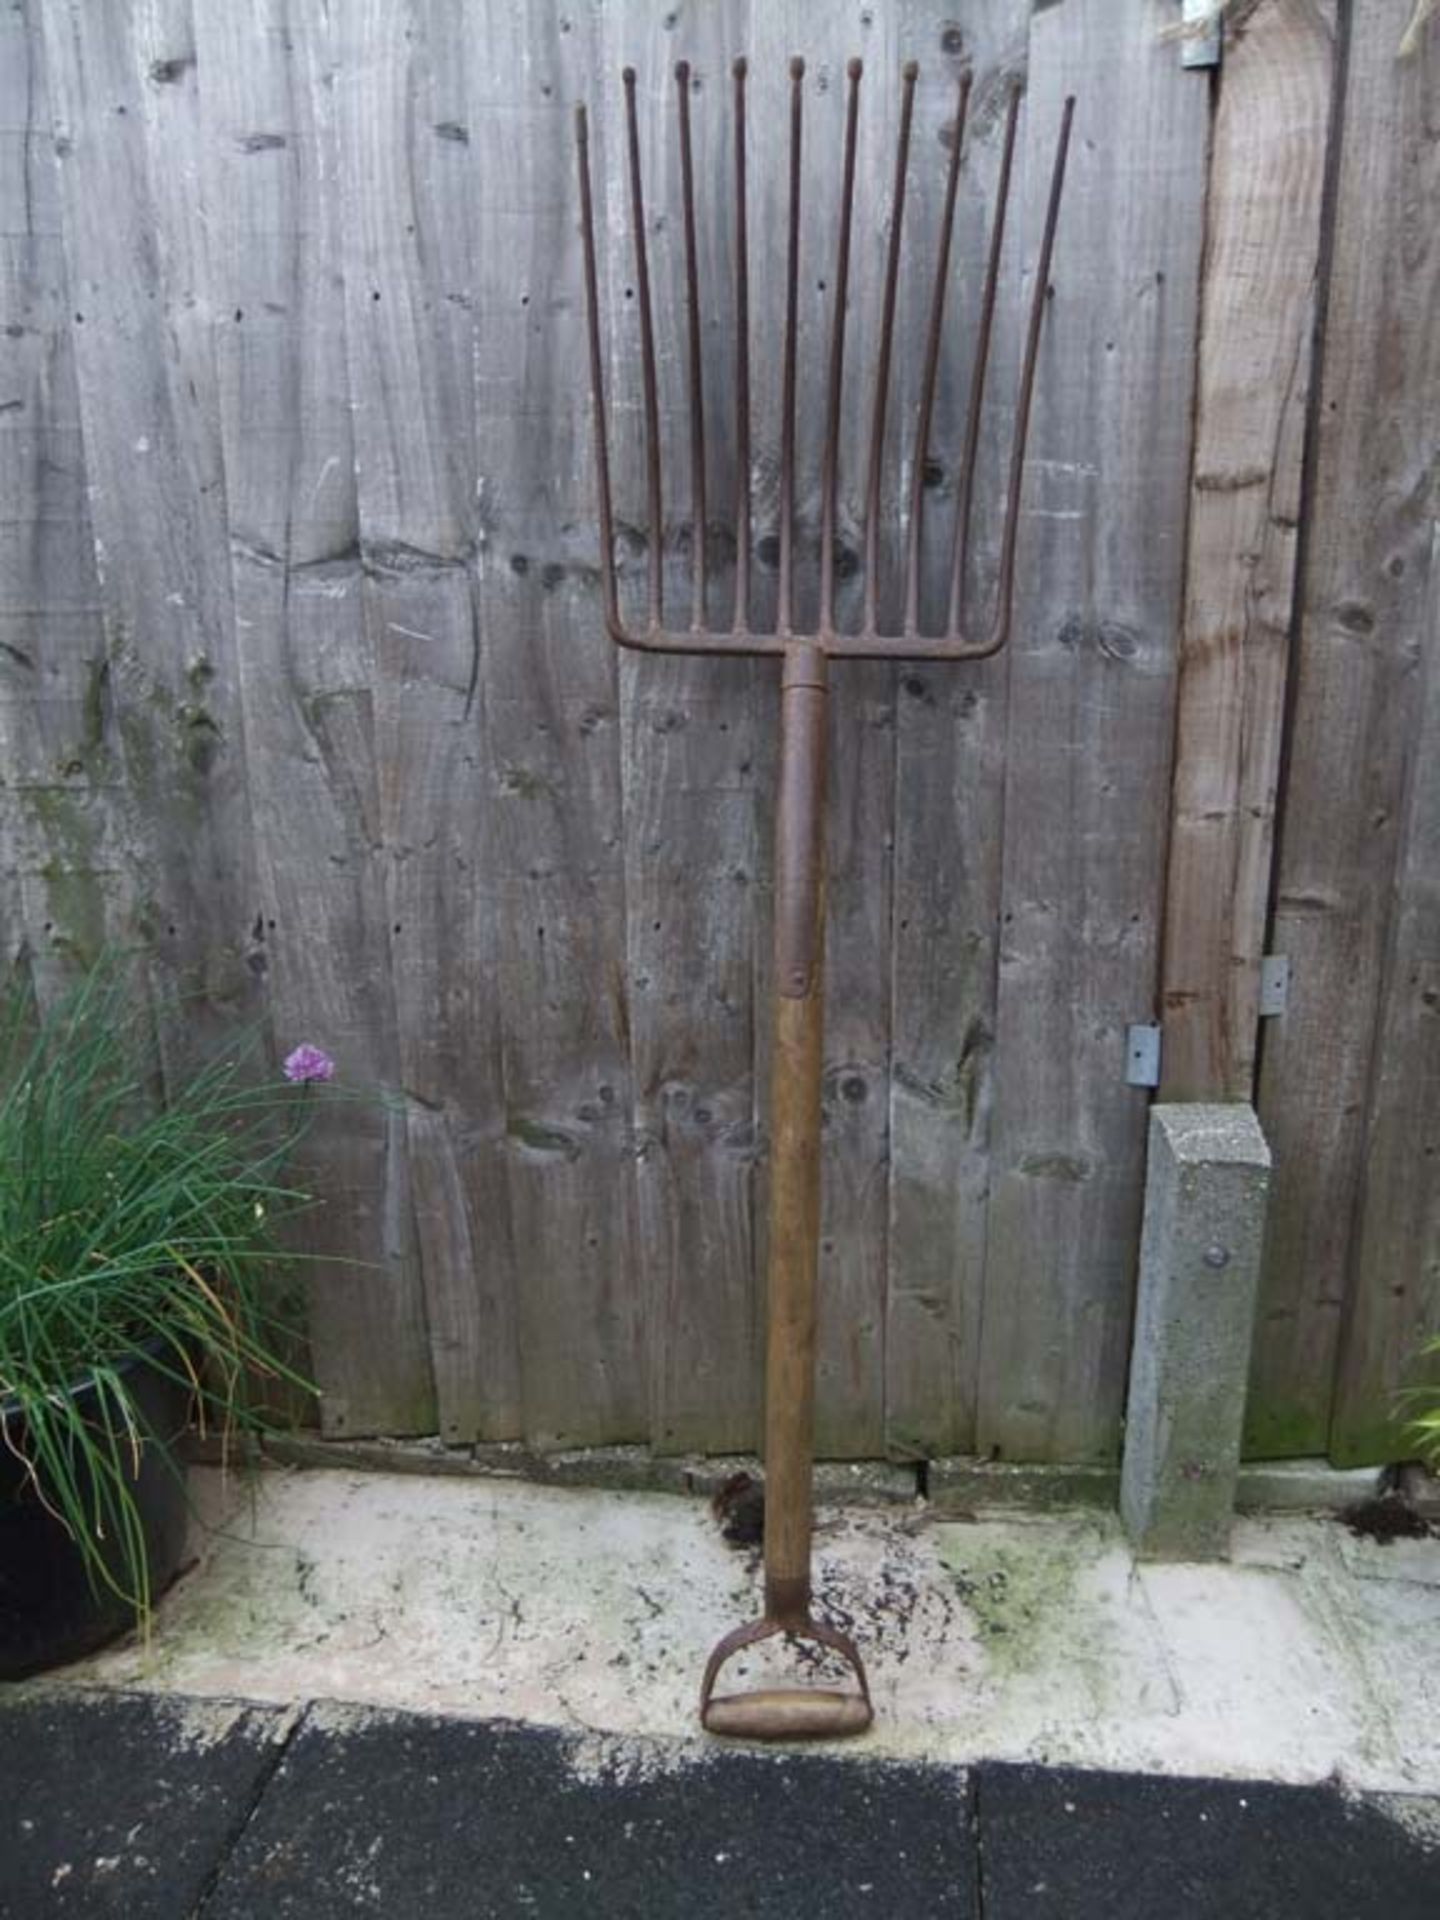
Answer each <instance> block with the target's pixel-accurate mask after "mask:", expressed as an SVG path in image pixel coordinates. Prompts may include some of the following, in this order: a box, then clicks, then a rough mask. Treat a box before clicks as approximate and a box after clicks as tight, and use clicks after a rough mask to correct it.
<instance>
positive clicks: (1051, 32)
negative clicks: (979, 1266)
mask: <svg viewBox="0 0 1440 1920" xmlns="http://www.w3.org/2000/svg"><path fill="white" fill-rule="evenodd" d="M1072 90H1073V91H1074V92H1075V93H1076V94H1077V95H1078V99H1079V103H1078V106H1077V110H1076V121H1075V137H1074V141H1073V144H1072V149H1071V160H1072V164H1071V170H1070V174H1069V177H1068V181H1067V187H1066V198H1065V208H1064V217H1063V219H1062V221H1061V226H1060V236H1059V241H1058V244H1057V247H1056V254H1055V264H1054V270H1053V274H1052V280H1053V284H1054V288H1055V293H1054V297H1053V299H1052V300H1051V302H1050V308H1049V313H1048V316H1047V325H1046V333H1045V344H1044V346H1043V348H1042V353H1041V362H1040V370H1039V380H1038V388H1037V394H1036V406H1035V419H1034V426H1033V439H1032V453H1033V460H1034V465H1033V469H1032V472H1031V476H1030V480H1029V484H1028V487H1027V496H1026V497H1027V506H1026V511H1025V525H1024V528H1023V530H1022V535H1021V551H1020V559H1019V590H1018V594H1017V630H1016V635H1015V639H1014V642H1013V643H1012V645H1013V651H1012V656H1011V674H1010V693H1011V701H1010V717H1009V737H1008V744H1007V750H1006V751H1007V760H1008V767H1007V780H1006V799H1005V852H1004V880H1003V893H1002V924H1001V932H1000V974H999V1002H998V1017H997V1034H998V1037H997V1053H998V1057H999V1060H1000V1062H1001V1063H1002V1064H1001V1068H1000V1073H999V1079H998V1087H997V1099H996V1114H995V1135H994V1161H995V1166H994V1185H993V1189H992V1199H991V1210H990V1230H989V1244H988V1252H987V1265H986V1276H985V1301H984V1310H983V1332H982V1358H981V1392H980V1418H979V1436H978V1437H979V1441H980V1445H981V1446H982V1447H983V1448H985V1449H996V1450H998V1451H999V1452H1000V1453H1002V1454H1004V1455H1005V1456H1006V1457H1011V1458H1014V1457H1022V1458H1031V1459H1071V1460H1083V1459H1089V1458H1096V1457H1104V1456H1108V1455H1110V1454H1113V1452H1114V1451H1115V1448H1116V1445H1117V1442H1118V1434H1119V1423H1120V1415H1121V1398H1122V1394H1123V1389H1124V1380H1125V1366H1126V1356H1127V1348H1128V1341H1129V1333H1130V1320H1131V1302H1132V1291H1133V1279H1134V1265H1135V1251H1136V1241H1137V1237H1138V1223H1139V1210H1140V1192H1141V1174H1142V1167H1143V1156H1144V1145H1145V1140H1144V1127H1145V1099H1144V1095H1143V1094H1141V1093H1138V1092H1136V1091H1135V1090H1134V1089H1133V1088H1130V1087H1127V1086H1126V1085H1125V1079H1124V1069H1125V1028H1126V1024H1127V1023H1128V1022H1130V1021H1134V1020H1139V1019H1144V1018H1147V1017H1149V1016H1150V1014H1151V1010H1152V1006H1153V1001H1154V995H1155V991H1156V985H1157V955H1156V947H1157V939H1158V934H1159V925H1158V919H1159V915H1158V911H1157V904H1158V901H1159V898H1160V895H1161V889H1162V872H1163V860H1164V831H1163V829H1164V821H1165V814H1166V802H1167V795H1168V791H1169V775H1170V748H1171V732H1172V725H1173V692H1174V666H1175V663H1174V654H1175V633H1176V629H1177V627H1178V624H1179V613H1180V594H1181V585H1182V567H1183V537H1182V535H1183V527H1184V508H1185V485H1186V476H1187V473H1188V467H1189V445H1190V412H1191V390H1192V381H1193V364H1194V344H1195V328H1196V309H1197V280H1198V273H1199V266H1200V251H1201V238H1202V228H1203V220H1204V202H1205V161H1206V143H1207V135H1208V126H1209V87H1208V82H1207V80H1206V79H1205V78H1204V76H1203V75H1200V74H1197V73H1194V72H1189V71H1186V70H1185V69H1184V68H1182V67H1181V65H1180V60H1179V56H1178V53H1177V50H1176V48H1175V45H1174V43H1173V42H1171V41H1167V40H1165V39H1164V38H1163V37H1162V36H1160V34H1159V33H1158V30H1157V26H1156V22H1155V18H1154V14H1153V12H1152V10H1151V9H1150V8H1148V7H1146V6H1142V5H1138V4H1137V5H1129V6H1114V5H1101V4H1099V3H1098V0H1069V3H1068V4H1067V5H1065V6H1062V7H1051V8H1046V9H1045V10H1044V11H1043V12H1039V13H1037V14H1035V16H1034V18H1033V20H1032V24H1031V35H1030V114H1029V125H1028V132H1027V140H1026V148H1025V159H1024V180H1025V197H1024V207H1025V213H1026V236H1027V247H1028V248H1031V249H1033V247H1034V246H1035V244H1036V239H1037V233H1036V229H1037V226H1038V222H1039V219H1040V217H1041V214H1042V212H1043V203H1044V195H1045V192H1046V176H1047V173H1048V167H1049V157H1050V149H1051V145H1052V142H1053V140H1054V134H1055V128H1056V125H1057V122H1058V119H1059V114H1060V104H1061V96H1062V94H1064V93H1066V92H1070V91H1072ZM1032 257H1033V255H1032ZM1139 448H1143V449H1144V450H1145V453H1144V458H1143V459H1140V458H1137V451H1136V450H1137V449H1139Z"/></svg>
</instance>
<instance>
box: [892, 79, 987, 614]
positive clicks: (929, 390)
mask: <svg viewBox="0 0 1440 1920" xmlns="http://www.w3.org/2000/svg"><path fill="white" fill-rule="evenodd" d="M973 77H974V76H973V75H972V73H971V72H970V70H969V69H968V68H967V69H966V71H965V72H964V73H963V74H962V75H961V76H960V91H959V96H958V98H957V100H956V103H955V143H954V145H953V146H952V147H951V149H950V165H949V168H948V170H947V172H946V175H945V207H944V211H943V212H942V213H941V215H940V240H939V246H938V248H937V250H936V255H935V286H934V289H933V291H932V293H931V295H930V325H929V330H928V332H927V334H926V336H925V371H924V374H923V375H922V377H921V381H920V410H919V413H918V414H917V416H916V421H915V458H914V472H913V473H912V474H911V476H910V525H909V528H908V531H907V535H906V541H905V631H906V633H907V634H915V633H918V632H919V630H920V530H921V516H922V514H923V512H924V498H925V464H926V461H927V460H928V459H929V456H930V422H931V419H932V418H933V415H934V411H935V382H936V379H937V377H938V374H939V370H940V338H941V330H942V328H943V326H944V321H945V290H946V286H947V284H948V282H949V278H950V242H951V239H952V237H953V234H954V227H955V201H956V197H957V189H958V187H959V185H960V149H961V146H962V144H963V142H964V139H965V121H966V118H967V116H968V113H969V107H970V88H971V84H972V81H973Z"/></svg>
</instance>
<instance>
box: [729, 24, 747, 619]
mask: <svg viewBox="0 0 1440 1920" xmlns="http://www.w3.org/2000/svg"><path fill="white" fill-rule="evenodd" d="M731 72H732V76H733V79H734V83H735V96H734V97H735V631H736V633H748V632H749V629H750V259H749V244H750V243H749V235H748V233H747V231H746V224H745V75H746V72H747V66H746V62H745V60H744V58H743V57H742V58H741V59H739V60H737V61H736V62H735V65H734V67H733V68H732V69H731Z"/></svg>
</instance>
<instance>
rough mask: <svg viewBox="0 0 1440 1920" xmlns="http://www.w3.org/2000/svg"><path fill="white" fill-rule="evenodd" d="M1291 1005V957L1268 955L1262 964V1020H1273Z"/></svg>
mask: <svg viewBox="0 0 1440 1920" xmlns="http://www.w3.org/2000/svg"><path fill="white" fill-rule="evenodd" d="M1289 1004H1290V956H1289V954H1288V953H1267V954H1266V955H1265V957H1264V959H1263V960H1262V961H1261V962H1260V1018H1261V1019H1262V1020H1273V1019H1275V1017H1276V1016H1277V1015H1278V1014H1282V1013H1284V1011H1285V1009H1286V1008H1287V1007H1288V1006H1289Z"/></svg>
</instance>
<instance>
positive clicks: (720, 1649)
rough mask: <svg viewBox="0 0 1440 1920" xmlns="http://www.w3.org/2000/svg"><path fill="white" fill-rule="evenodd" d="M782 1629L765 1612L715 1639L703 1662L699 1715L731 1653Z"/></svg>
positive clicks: (778, 1623) (703, 1713)
mask: <svg viewBox="0 0 1440 1920" xmlns="http://www.w3.org/2000/svg"><path fill="white" fill-rule="evenodd" d="M781 1631H782V1628H781V1625H780V1622H779V1621H778V1620H772V1619H771V1618H770V1616H769V1615H768V1614H767V1615H766V1616H765V1618H764V1619H763V1620H749V1621H747V1622H746V1623H745V1625H744V1626H743V1627H734V1628H732V1629H731V1631H730V1632H729V1633H727V1634H726V1635H725V1637H724V1639H723V1640H720V1641H717V1643H716V1645H715V1649H714V1651H713V1652H712V1653H711V1655H710V1658H709V1659H708V1660H707V1661H706V1662H705V1675H704V1678H703V1679H702V1680H701V1682H700V1717H701V1719H702V1720H703V1719H704V1717H705V1709H706V1707H708V1706H709V1704H710V1696H711V1694H712V1693H714V1691H715V1682H716V1681H717V1680H718V1679H719V1678H720V1669H721V1668H722V1667H723V1666H724V1664H725V1662H726V1661H727V1660H728V1659H729V1658H730V1656H731V1655H732V1654H736V1653H739V1652H740V1651H741V1649H742V1648H744V1647H753V1646H754V1645H755V1643H756V1642H757V1641H759V1640H772V1639H774V1637H775V1635H776V1634H777V1633H780V1632H781Z"/></svg>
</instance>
